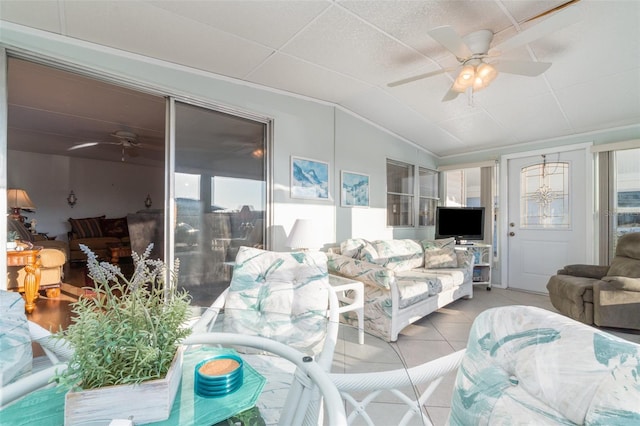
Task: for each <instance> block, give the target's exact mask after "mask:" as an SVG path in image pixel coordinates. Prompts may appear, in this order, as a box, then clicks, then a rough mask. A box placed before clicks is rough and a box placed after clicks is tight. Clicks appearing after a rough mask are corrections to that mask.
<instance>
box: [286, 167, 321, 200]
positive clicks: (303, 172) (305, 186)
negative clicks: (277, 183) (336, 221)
mask: <svg viewBox="0 0 640 426" xmlns="http://www.w3.org/2000/svg"><path fill="white" fill-rule="evenodd" d="M291 198H306V199H311V200H328V199H329V163H325V162H324V161H318V160H311V159H309V158H302V157H293V156H292V157H291Z"/></svg>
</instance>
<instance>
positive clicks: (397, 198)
mask: <svg viewBox="0 0 640 426" xmlns="http://www.w3.org/2000/svg"><path fill="white" fill-rule="evenodd" d="M417 171H418V174H417V176H416V174H415V173H416V167H415V166H414V165H412V164H407V163H402V162H400V161H393V160H387V226H415V224H416V223H417V224H418V226H433V225H434V224H435V222H434V221H435V214H436V206H437V205H438V173H437V172H436V171H434V170H429V169H426V168H424V167H418V168H417ZM415 182H418V185H417V187H416V185H415ZM416 196H417V198H418V205H417V206H416V202H415V199H416ZM416 218H417V221H416Z"/></svg>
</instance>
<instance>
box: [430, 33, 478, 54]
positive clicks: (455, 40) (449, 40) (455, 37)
mask: <svg viewBox="0 0 640 426" xmlns="http://www.w3.org/2000/svg"><path fill="white" fill-rule="evenodd" d="M428 33H429V35H430V36H431V37H432V38H433V39H434V40H435V41H437V42H438V43H440V44H441V45H443V46H444V47H446V48H447V49H448V50H449V51H450V52H451V53H453V54H454V55H456V57H457V58H468V57H469V56H472V55H473V52H472V51H471V50H470V49H469V47H468V46H467V45H466V43H465V42H464V40H462V37H460V35H459V34H458V33H457V32H456V31H455V30H454V29H453V28H452V27H450V26H449V25H444V26H442V27H436V28H433V29H431V30H429V31H428Z"/></svg>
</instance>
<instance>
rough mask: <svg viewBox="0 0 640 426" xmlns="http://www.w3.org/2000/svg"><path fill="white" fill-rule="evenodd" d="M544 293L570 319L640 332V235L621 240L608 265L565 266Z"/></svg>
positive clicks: (638, 233) (630, 235) (621, 238)
mask: <svg viewBox="0 0 640 426" xmlns="http://www.w3.org/2000/svg"><path fill="white" fill-rule="evenodd" d="M547 290H549V297H550V299H551V304H552V305H553V306H554V307H555V308H556V309H557V310H558V311H559V312H560V313H562V314H564V315H566V316H568V317H570V318H573V319H575V320H578V321H581V322H583V323H586V324H595V325H597V326H601V327H616V328H630V329H635V330H640V232H632V233H628V234H625V235H623V236H622V237H620V239H619V240H618V244H617V246H616V253H615V257H614V258H613V260H612V261H611V265H609V266H604V265H602V266H599V265H567V266H565V267H564V268H562V269H560V270H559V271H558V273H557V275H554V276H552V277H551V278H550V279H549V282H548V283H547Z"/></svg>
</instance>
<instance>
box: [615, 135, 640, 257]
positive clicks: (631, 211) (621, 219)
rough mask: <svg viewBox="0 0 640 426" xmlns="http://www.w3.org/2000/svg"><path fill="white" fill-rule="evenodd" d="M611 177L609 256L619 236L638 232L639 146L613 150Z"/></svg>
mask: <svg viewBox="0 0 640 426" xmlns="http://www.w3.org/2000/svg"><path fill="white" fill-rule="evenodd" d="M612 177H613V193H612V194H611V195H612V196H611V197H610V203H611V204H612V206H611V207H612V209H611V210H612V211H613V212H615V214H613V215H611V217H610V219H611V236H612V237H613V244H612V248H611V253H609V255H610V258H612V257H613V253H615V243H616V242H617V241H618V238H620V236H622V235H624V234H626V233H628V232H640V148H636V149H626V150H622V151H613V164H612Z"/></svg>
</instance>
